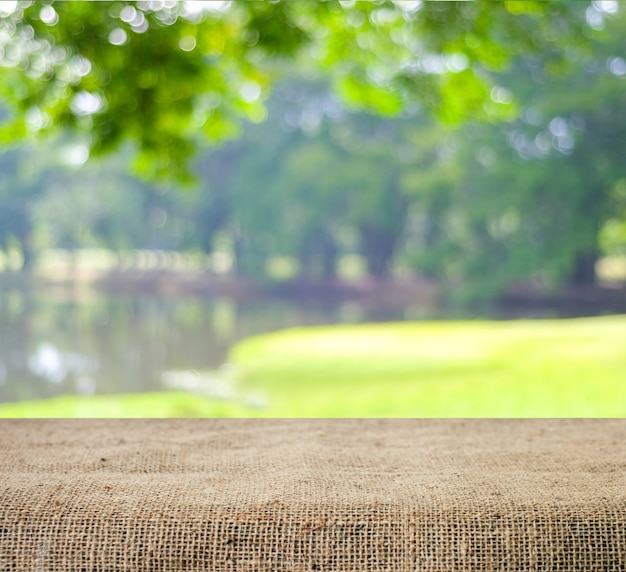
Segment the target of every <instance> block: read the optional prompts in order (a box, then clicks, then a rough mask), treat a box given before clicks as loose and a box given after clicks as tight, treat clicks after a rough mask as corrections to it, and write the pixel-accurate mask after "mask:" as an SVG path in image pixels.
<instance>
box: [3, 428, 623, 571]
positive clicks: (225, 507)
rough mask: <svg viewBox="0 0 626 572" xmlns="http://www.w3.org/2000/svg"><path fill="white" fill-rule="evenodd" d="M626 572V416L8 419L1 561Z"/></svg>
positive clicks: (79, 567)
mask: <svg viewBox="0 0 626 572" xmlns="http://www.w3.org/2000/svg"><path fill="white" fill-rule="evenodd" d="M201 570H202V571H259V572H270V571H273V572H287V571H289V572H292V571H293V572H296V571H297V572H304V571H313V570H318V571H325V572H348V571H350V572H366V571H389V572H409V571H411V572H413V571H438V572H439V571H441V572H444V571H445V572H454V571H461V570H463V571H472V572H475V571H483V570H489V571H494V570H498V571H520V570H533V571H535V570H546V571H556V570H566V571H590V570H604V571H606V570H611V571H622V570H626V421H625V420H350V419H347V420H238V419H237V420H227V419H224V420H0V571H1V572H9V571H11V572H12V571H20V572H22V571H36V572H44V571H45V572H48V571H59V572H60V571H63V572H70V571H75V572H79V571H80V572H82V571H93V572H112V571H114V572H117V571H145V572H165V571H167V572H177V571H201Z"/></svg>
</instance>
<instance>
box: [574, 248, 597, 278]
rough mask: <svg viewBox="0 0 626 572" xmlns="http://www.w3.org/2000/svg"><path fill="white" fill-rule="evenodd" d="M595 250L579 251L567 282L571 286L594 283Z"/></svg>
mask: <svg viewBox="0 0 626 572" xmlns="http://www.w3.org/2000/svg"><path fill="white" fill-rule="evenodd" d="M598 258H599V256H598V253H597V252H596V251H586V252H581V253H579V254H578V256H577V257H576V263H575V265H574V269H573V271H572V273H571V275H570V279H569V283H570V284H571V285H572V286H593V285H594V284H595V283H596V262H597V261H598Z"/></svg>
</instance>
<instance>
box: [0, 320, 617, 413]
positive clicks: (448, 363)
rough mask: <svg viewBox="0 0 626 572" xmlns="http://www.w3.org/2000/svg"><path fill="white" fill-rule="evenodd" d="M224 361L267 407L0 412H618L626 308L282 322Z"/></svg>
mask: <svg viewBox="0 0 626 572" xmlns="http://www.w3.org/2000/svg"><path fill="white" fill-rule="evenodd" d="M231 360H232V362H233V363H234V364H235V366H236V367H237V370H238V372H239V381H238V383H239V386H240V388H241V391H242V392H244V393H245V392H246V391H253V392H256V393H261V394H263V395H265V398H266V400H267V404H268V406H267V408H265V409H251V408H247V407H244V406H242V405H236V404H229V403H220V402H216V401H212V400H209V399H207V398H201V397H198V396H193V395H188V394H184V393H179V392H175V393H162V394H146V395H130V396H120V397H108V396H107V397H87V398H85V397H82V398H77V397H64V398H56V399H54V400H47V401H42V402H31V403H23V404H7V405H4V406H0V416H98V417H100V416H102V417H104V416H113V417H122V416H147V417H157V416H171V417H180V416H190V417H201V416H245V417H251V416H258V415H263V416H268V417H281V416H285V417H387V416H388V417H516V416H520V417H572V416H573V417H586V416H589V417H612V416H618V417H622V416H626V316H611V317H603V318H584V319H576V320H545V321H543V320H542V321H530V320H528V321H509V322H478V321H476V322H419V323H394V324H367V325H358V326H325V327H315V328H302V329H292V330H284V331H281V332H276V333H272V334H266V335H262V336H258V337H255V338H250V339H248V340H246V341H244V342H242V343H240V344H239V345H238V346H236V347H235V348H234V349H233V351H232V354H231Z"/></svg>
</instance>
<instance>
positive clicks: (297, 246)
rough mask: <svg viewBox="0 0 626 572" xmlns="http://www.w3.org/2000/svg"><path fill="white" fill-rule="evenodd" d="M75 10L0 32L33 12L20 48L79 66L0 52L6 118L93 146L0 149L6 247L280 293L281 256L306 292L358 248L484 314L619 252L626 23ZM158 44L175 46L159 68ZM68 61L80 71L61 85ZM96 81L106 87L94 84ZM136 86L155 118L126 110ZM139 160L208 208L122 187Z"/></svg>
mask: <svg viewBox="0 0 626 572" xmlns="http://www.w3.org/2000/svg"><path fill="white" fill-rule="evenodd" d="M79 4H80V6H79V7H77V8H76V10H77V12H74V10H73V8H72V3H58V4H56V3H55V4H53V5H46V6H47V7H48V8H50V10H54V12H48V13H44V7H45V6H44V5H41V4H39V5H35V4H24V3H23V4H21V5H20V6H21V7H20V8H19V9H18V10H17V11H15V12H14V13H12V14H11V15H9V16H7V17H6V18H5V19H4V20H3V21H2V25H3V26H4V27H5V29H9V28H11V27H12V29H13V32H12V33H13V34H14V36H13V38H16V37H18V36H19V34H25V33H27V32H28V29H27V25H30V24H27V22H29V21H30V20H29V18H30V19H32V21H33V23H32V28H33V32H32V34H33V38H36V37H40V36H41V34H44V32H45V34H48V35H49V34H52V35H53V36H54V38H52V39H51V40H50V41H54V42H55V43H56V44H58V45H57V48H58V47H59V46H60V45H61V44H63V45H64V46H66V47H65V48H64V49H63V54H65V55H64V56H63V57H66V56H67V57H68V58H70V59H69V60H67V62H69V61H73V62H74V64H71V65H70V64H69V63H67V62H65V63H63V64H59V69H58V70H57V71H56V72H54V73H53V72H50V73H53V75H49V74H48V72H45V73H44V72H42V73H41V74H40V75H37V74H36V73H35V72H34V71H33V70H34V69H35V67H36V64H35V62H36V61H38V60H37V59H36V58H35V56H34V55H33V54H34V52H33V54H31V55H30V56H28V58H30V59H28V58H27V59H28V62H30V63H28V65H26V64H25V63H22V64H19V63H15V62H18V60H19V58H18V59H16V58H17V56H15V53H17V52H19V53H21V54H22V56H24V57H26V55H24V54H26V52H27V51H28V49H30V48H28V46H29V45H30V44H28V42H27V44H26V47H24V48H19V49H18V48H17V47H16V46H17V44H16V43H11V42H9V43H5V49H4V62H5V64H4V65H5V67H4V68H2V69H1V70H0V72H1V74H2V76H3V78H5V79H6V82H5V83H3V84H2V88H1V89H2V90H3V93H4V95H5V97H7V98H8V100H10V101H12V102H13V104H14V106H17V109H21V110H22V113H21V114H20V113H18V114H17V115H14V116H13V121H12V122H9V123H6V125H7V126H8V125H11V126H12V127H11V128H12V129H17V130H18V131H19V129H21V128H20V127H19V126H20V125H22V127H23V131H24V133H26V132H29V133H31V135H36V134H40V133H42V132H46V131H50V133H51V134H54V132H55V131H56V130H57V128H60V127H68V126H69V127H73V128H75V129H76V130H78V131H79V132H83V131H84V133H82V134H81V137H82V138H81V139H74V138H70V137H69V135H68V134H67V133H61V135H55V136H53V137H52V138H51V139H50V140H49V141H48V143H47V144H42V145H40V146H38V147H37V153H36V157H37V160H36V161H33V160H32V158H31V157H32V156H33V153H32V152H31V153H28V152H27V150H25V149H24V150H19V149H18V150H11V151H8V150H7V151H6V152H4V153H2V154H0V163H1V165H2V179H1V180H0V201H2V202H1V205H0V248H1V249H3V250H5V251H9V250H11V249H13V250H16V249H18V250H20V251H21V252H22V254H23V257H24V258H25V259H27V260H29V259H30V257H31V253H32V252H33V251H34V250H38V249H41V248H44V247H56V248H74V247H77V246H78V247H80V246H86V247H99V246H104V247H107V248H111V249H114V250H116V251H118V252H124V251H126V250H131V249H138V248H150V249H159V250H181V251H189V250H192V251H193V250H195V251H202V252H204V253H206V254H209V255H213V254H215V253H224V252H227V253H229V254H231V255H232V256H233V258H234V266H235V271H236V272H237V273H239V274H240V275H242V276H246V277H248V278H252V279H254V280H256V281H263V280H269V279H271V278H272V272H271V271H270V270H269V268H270V266H271V265H272V264H273V263H274V262H275V259H276V258H280V259H281V260H284V261H287V264H291V265H292V267H293V269H294V272H295V273H296V275H297V276H298V277H299V278H300V279H303V280H315V279H325V280H332V279H334V278H335V277H336V276H337V274H338V267H339V262H340V259H341V257H342V256H343V255H351V256H354V255H360V256H362V257H363V260H364V262H365V267H366V272H367V274H368V275H369V277H372V278H374V279H385V278H387V277H389V276H390V275H393V273H394V271H395V270H396V269H397V268H398V266H403V267H404V269H405V270H406V269H407V268H408V269H410V270H411V271H412V272H414V273H416V274H419V275H422V276H427V277H430V278H433V279H435V280H437V281H438V283H439V284H440V285H441V286H442V287H443V288H444V289H447V290H448V291H449V292H451V293H453V295H454V296H455V297H458V298H461V299H468V300H469V299H471V300H476V299H477V298H483V299H490V298H492V297H494V296H497V295H498V294H500V293H502V292H504V291H506V290H507V289H510V288H512V287H517V286H523V287H528V286H531V287H536V288H539V289H543V290H549V289H555V288H559V287H563V286H567V285H572V284H573V285H576V286H588V285H591V284H593V282H594V280H595V272H594V266H595V262H596V260H597V258H598V256H600V255H601V254H603V253H605V254H606V253H623V252H624V251H625V249H626V239H625V237H626V231H625V228H626V227H625V223H624V221H625V219H626V191H625V189H626V183H625V181H626V171H625V167H624V163H623V148H624V142H625V141H626V120H625V117H626V114H624V112H623V111H624V103H623V90H624V82H625V81H626V57H625V55H624V40H623V38H624V37H626V36H625V34H626V17H625V15H624V10H623V9H618V5H617V4H616V3H613V2H604V3H598V2H595V3H593V4H592V5H589V4H587V3H543V2H540V3H535V2H504V3H495V4H494V3H489V4H487V3H483V2H471V3H467V2H460V3H441V2H429V3H424V4H420V3H410V2H402V3H398V4H397V5H396V4H390V3H376V2H369V3H366V2H358V3H355V4H354V5H350V4H349V3H346V2H344V3H343V4H341V3H332V2H328V3H315V4H313V3H309V2H305V1H303V2H293V3H277V4H274V3H236V4H220V3H213V4H211V9H210V10H204V11H196V12H191V11H189V6H191V5H188V4H186V3H175V4H174V3H167V2H162V3H160V4H157V3H149V2H143V3H142V2H138V3H136V4H135V3H124V2H117V3H114V5H113V4H112V3H107V2H99V3H97V6H96V7H89V6H88V5H87V4H88V3H79ZM203 6H206V5H203ZM57 8H58V9H57ZM218 8H219V9H218ZM488 8H489V9H488ZM131 9H132V10H134V12H133V11H132V10H131ZM124 10H126V12H125V13H124V14H122V12H123V11H124ZM140 12H141V14H143V16H141V15H140ZM53 14H54V15H56V16H54V17H56V18H58V21H57V23H56V24H54V25H48V24H45V21H44V20H45V19H46V18H47V19H49V18H52V17H53ZM78 14H80V15H81V18H79V17H78ZM133 14H134V16H133V18H136V19H137V20H132V21H130V22H127V21H126V20H127V19H128V18H130V16H131V15H133ZM87 16H89V18H88V17H87ZM85 18H86V20H84V19H85ZM90 18H91V19H90ZM141 18H144V20H141ZM79 20H80V21H81V22H83V23H82V24H80V25H79V24H78V23H77V22H78V21H79ZM153 20H154V23H153ZM51 21H52V20H51ZM140 21H143V22H144V24H145V22H148V27H147V28H146V29H145V30H143V29H142V30H139V28H138V26H140ZM62 22H66V24H63V25H62ZM70 22H75V25H76V26H77V31H74V32H72V33H71V34H69V32H68V30H69V29H70V28H69V26H70ZM133 22H134V23H133ZM286 22H290V23H291V26H289V25H287V24H286ZM278 23H281V27H280V29H279V28H277V25H278ZM87 24H89V26H92V28H90V30H91V32H89V33H87V32H84V30H83V28H81V27H80V26H87ZM142 25H143V24H142ZM7 26H8V28H7ZM285 26H286V27H287V28H288V30H287V32H286V33H285V34H282V32H281V30H282V28H284V27H285ZM66 27H67V29H66ZM135 28H138V29H137V30H135ZM46 30H47V32H46ZM64 30H65V32H64ZM116 30H121V31H123V32H124V34H125V38H126V40H125V41H124V42H122V43H123V44H124V45H116V44H117V43H120V42H121V40H120V42H118V40H119V38H121V37H122V36H120V35H119V34H118V36H119V38H118V36H115V35H113V34H114V33H115V34H117V32H116ZM323 30H325V31H323ZM45 34H44V36H45ZM55 34H56V35H55ZM62 34H69V35H66V36H63V35H62ZM94 34H96V35H97V36H98V37H100V38H104V39H105V40H106V41H105V40H102V41H101V43H102V46H103V47H102V50H100V49H98V50H96V49H95V46H96V42H95V40H94V39H93V38H94V37H95V36H94ZM220 34H222V36H220ZM223 34H227V35H226V36H223ZM228 34H230V35H228ZM27 35H28V34H27ZM41 37H43V36H41ZM574 37H575V38H577V40H579V41H576V42H574V43H568V41H566V39H567V38H569V39H572V38H574ZM2 38H4V39H3V40H2V41H6V39H7V38H10V36H7V35H6V34H5V35H4V36H2ZM107 38H108V39H107ZM116 38H117V39H116ZM148 38H151V39H153V40H154V42H148ZM193 38H196V39H195V42H196V43H195V44H194V45H195V48H194V49H191V50H190V51H185V50H186V49H187V48H189V47H190V46H191V45H192V44H193V42H192V41H191V39H193ZM219 38H222V39H223V43H219V42H221V40H220V39H219ZM31 40H32V41H33V42H35V40H34V39H31ZM31 40H29V41H31ZM70 40H71V42H70ZM183 40H184V41H183ZM37 41H40V40H37ZM41 41H43V40H41ZM46 41H47V40H46ZM201 41H202V42H204V43H202V44H201ZM159 42H165V43H166V44H163V45H164V46H165V45H167V46H169V47H168V48H167V49H166V47H163V46H162V50H163V53H162V54H161V56H159V57H160V58H161V59H160V60H159V58H157V56H156V54H157V52H158V50H159V48H158V46H159V45H160V44H159ZM168 42H169V43H168ZM211 42H213V43H214V44H215V43H216V42H217V44H219V46H221V47H220V48H219V50H218V48H217V47H214V48H210V46H211V45H214V44H212V43H211ZM70 44H71V46H70ZM83 44H84V45H83ZM148 44H149V45H148ZM217 44H215V45H217ZM201 45H202V46H204V47H203V48H202V50H200V46H201ZM355 45H356V46H358V49H356V48H355ZM68 46H69V47H68ZM31 47H32V46H31ZM40 48H41V49H42V50H44V51H45V48H43V47H41V46H40ZM79 48H80V53H81V54H82V55H81V56H80V57H83V58H86V59H85V60H84V61H83V60H81V59H76V58H78V56H77V54H78V51H76V50H79ZM170 48H171V49H170ZM33 49H34V48H33ZM38 49H39V48H38ZM54 49H56V48H52V47H51V48H50V50H52V52H50V53H53V52H54ZM90 49H91V50H92V51H89V50H90ZM210 49H215V50H217V51H216V52H215V54H214V56H212V59H211V58H209V59H207V56H206V53H207V50H209V51H210ZM16 50H17V52H16ZM20 50H21V51H20ZM24 50H26V51H24ZM168 50H169V51H168ZM220 50H221V51H220ZM22 52H23V53H22ZM85 54H87V55H85ZM124 54H125V55H124ZM190 54H191V55H190ZM198 54H203V55H202V56H199V55H198ZM411 54H412V55H411ZM127 56H128V57H129V60H128V61H126V57H127ZM20 57H21V56H20ZM59 57H60V56H59ZM196 57H198V58H199V59H198V60H197V61H196V60H195V59H194V58H196ZM72 58H73V59H72ZM107 58H111V59H112V61H113V60H115V58H119V61H118V63H117V64H116V65H118V67H117V68H115V67H114V66H113V64H112V63H109V62H108V60H107ZM242 58H243V59H242ZM403 58H404V59H403ZM9 60H11V61H13V62H14V65H7V63H6V62H7V61H9ZM31 60H32V61H31ZM87 60H89V62H88V64H87V63H85V62H86V61H87ZM391 60H393V61H394V62H395V63H394V64H393V65H391V63H390V62H391ZM19 61H22V62H25V61H26V60H19ZM63 61H65V60H63ZM115 61H117V60H115ZM158 61H160V62H161V63H160V64H158V65H157V62H158ZM194 62H196V63H194ZM410 62H413V63H412V64H410ZM37 65H38V64H37ZM68 65H69V66H70V67H69V68H68V67H67V66H68ZM195 65H197V66H198V69H196V68H194V67H193V66H195ZM296 65H297V69H296ZM64 66H65V67H64ZM72 66H75V67H76V66H78V67H77V68H76V69H79V68H80V69H83V71H85V72H86V73H85V75H84V76H81V77H80V78H77V77H76V76H72V77H73V78H74V79H71V78H70V79H71V81H70V79H68V77H69V76H67V75H64V74H67V73H69V72H68V71H67V70H68V69H70V68H71V67H72ZM81 66H82V67H81ZM111 66H113V67H111ZM133 66H135V67H133ZM168 66H172V70H174V68H175V69H177V70H178V71H177V72H176V73H180V74H181V75H180V78H179V81H176V82H171V81H169V78H170V77H174V76H173V75H172V76H170V75H168V74H169V71H168V70H169V67H168ZM185 66H192V67H191V68H190V67H185ZM377 66H378V67H377ZM63 69H65V72H63V71H62V70H63ZM105 69H106V70H108V71H107V73H109V74H111V73H113V72H112V71H111V70H114V71H115V70H117V71H115V74H117V75H115V77H114V76H111V77H110V78H109V80H107V81H104V80H101V79H98V78H100V75H98V74H100V73H104V72H103V71H102V70H105ZM86 70H89V71H86ZM97 70H100V71H97ZM128 70H130V71H128ZM150 70H152V71H150ZM383 70H387V71H385V73H386V74H387V75H386V76H384V78H383V76H381V75H380V74H382V73H383ZM322 71H324V72H329V73H328V74H326V73H321V72H322ZM153 72H154V74H156V75H154V76H151V75H150V74H151V73H153ZM409 72H410V74H412V75H411V80H410V81H409V80H408V75H407V74H409ZM443 72H445V73H443ZM174 73H175V72H174V71H172V74H174ZM54 74H57V75H54ZM128 74H130V75H128ZM143 74H148V75H147V76H145V77H152V80H150V82H152V83H150V82H148V83H147V84H145V85H144V83H142V82H144V80H143V79H142V80H140V79H139V78H140V77H144V75H143ZM159 74H161V75H159ZM207 74H208V75H207ZM281 75H282V77H281ZM57 76H58V77H60V78H61V79H58V78H57ZM105 76H106V74H105ZM209 76H210V77H209ZM103 77H104V76H103ZM107 77H108V76H107ZM25 78H29V79H28V81H26V80H25ZM63 78H65V79H63ZM211 78H213V79H211ZM216 78H217V79H216ZM220 78H221V79H220ZM66 80H67V81H66ZM213 80H215V81H213ZM218 80H219V81H218ZM63 81H66V85H65V87H63V89H61V88H60V87H59V86H60V85H61V83H62V82H63ZM145 81H146V82H147V81H148V80H147V79H146V80H145ZM11 82H12V83H11ZM59 82H61V83H59ZM85 82H86V83H85ZM89 82H95V83H93V84H89ZM88 84H89V85H92V86H93V87H89V89H87V86H88ZM55 85H56V86H57V88H58V89H59V90H60V91H59V93H58V97H57V99H55V100H54V101H55V102H56V103H54V105H56V106H57V107H54V106H52V107H54V109H52V107H50V106H51V105H52V102H53V96H54V93H56V92H55V91H54V90H55V89H57V88H55V87H54V86H55ZM270 85H274V90H273V92H272V94H271V95H269V87H270ZM142 86H143V87H142ZM146 86H147V87H146ZM186 86H187V87H188V88H189V89H188V91H185V90H187V87H186ZM255 86H256V87H255ZM20 90H21V91H20ZM146 90H147V94H146V93H144V92H146ZM176 90H179V91H176ZM180 90H182V91H180ZM211 90H213V91H211ZM174 92H176V94H178V95H176V94H175V93H174ZM81 93H82V94H85V93H87V94H89V93H91V94H92V95H94V94H95V95H97V96H98V98H100V99H99V100H98V101H100V102H101V103H102V108H101V109H99V110H98V111H97V112H93V113H86V112H84V109H82V108H81V107H80V106H81V105H88V104H89V102H91V103H93V102H94V100H90V99H89V97H88V96H85V95H80V94H81ZM142 93H143V94H144V96H145V97H147V99H148V100H149V101H147V102H146V104H145V105H136V106H135V103H137V102H138V101H140V95H141V94H142ZM211 93H212V94H213V95H211ZM18 94H21V95H20V96H19V97H18ZM68 94H69V95H68ZM72 94H73V95H72ZM185 94H186V95H185ZM253 96H254V97H253ZM54 97H56V96H54ZM77 98H78V99H77ZM207 98H208V99H207ZM209 101H210V102H212V103H211V104H210V106H209V107H210V109H209V108H208V107H202V105H204V104H205V103H206V102H209ZM81 102H82V103H81ZM111 102H113V103H111ZM116 102H117V103H116ZM124 102H126V103H124ZM202 102H204V103H202ZM237 102H239V103H237ZM111 105H113V107H111ZM207 105H208V104H207ZM77 106H78V107H77ZM81 109H82V111H81ZM55 110H56V111H55ZM199 110H200V111H199ZM202 110H204V111H202ZM433 111H434V112H435V114H437V115H439V117H440V118H442V119H444V120H445V121H447V122H448V125H447V126H442V124H441V122H437V121H436V120H435V119H434V118H433V113H431V112H433ZM240 117H247V120H243V121H242V122H241V131H240V136H239V137H238V138H235V139H233V140H230V141H228V142H225V143H223V144H222V145H221V146H220V147H219V148H217V149H216V148H208V147H207V146H206V145H204V144H203V143H202V141H201V139H199V138H198V131H199V130H200V124H201V125H202V126H204V127H203V128H205V129H209V130H211V129H217V128H218V127H219V126H223V127H224V129H225V130H224V131H219V129H218V131H212V132H211V133H210V134H209V135H210V137H209V138H213V139H214V140H221V139H223V138H225V137H227V136H228V135H229V134H232V133H234V131H232V130H231V129H234V126H235V124H236V123H237V121H238V118H240ZM461 119H462V120H463V122H462V124H455V122H457V121H460V120H461ZM496 119H497V121H496ZM261 120H262V121H261ZM492 120H493V121H492ZM198 121H199V122H200V123H197V122H198ZM163 122H164V123H163ZM194 122H195V123H194ZM450 124H452V125H450ZM168 125H169V127H168ZM226 126H228V128H226ZM453 127H454V128H453ZM6 129H9V128H8V127H6ZM220 129H221V128H220ZM4 133H5V135H6V136H7V137H9V135H10V137H13V136H14V135H15V133H11V134H10V133H9V131H7V130H5V132H4ZM107 133H108V134H109V135H106V134H107ZM126 139H130V141H126ZM179 139H180V141H179ZM124 141H126V142H125V143H123V142H124ZM150 141H153V143H154V145H152V143H150ZM179 142H180V143H181V144H180V145H179ZM119 145H122V146H121V147H120V150H119V152H118V153H116V154H110V155H109V156H108V157H105V158H103V159H102V160H100V161H90V160H88V157H89V155H90V153H95V154H97V153H98V152H101V151H105V150H107V149H113V148H115V147H116V146H119ZM151 145H152V146H151ZM192 149H196V150H198V151H199V152H198V154H197V156H196V157H195V159H194V160H193V162H192V163H189V161H190V160H191V155H190V153H191V150H192ZM135 151H139V157H140V162H141V160H143V159H146V161H145V162H144V166H145V167H150V169H153V170H152V171H150V169H148V170H147V171H146V170H144V171H143V174H144V175H150V176H155V177H156V176H157V175H158V174H159V173H158V172H157V171H159V170H161V174H164V173H168V174H171V173H176V174H177V175H181V174H184V173H185V172H187V173H188V172H189V171H191V170H194V171H195V172H196V173H197V186H198V192H196V193H182V192H178V189H179V187H180V185H179V184H178V183H176V182H174V181H173V180H172V179H171V178H170V179H162V180H160V182H152V183H148V182H146V181H145V180H143V181H139V180H137V179H135V178H132V177H131V176H129V175H128V174H127V171H128V168H127V167H128V163H129V160H130V158H131V157H133V155H134V154H135ZM172 153H173V154H174V155H176V154H178V155H177V156H176V157H174V155H172ZM142 157H143V159H141V158H142ZM168 161H169V162H168ZM189 165H191V168H190V169H188V167H189ZM157 167H158V168H157ZM157 178H158V177H157Z"/></svg>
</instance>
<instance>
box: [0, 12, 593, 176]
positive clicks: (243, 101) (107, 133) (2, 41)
mask: <svg viewBox="0 0 626 572" xmlns="http://www.w3.org/2000/svg"><path fill="white" fill-rule="evenodd" d="M596 4H597V5H601V4H603V3H602V2H594V3H593V5H596ZM590 6H591V4H590V3H588V2H573V3H569V2H541V1H533V0H524V1H503V2H489V1H486V0H478V1H476V2H421V1H420V0H398V1H389V0H374V1H371V2H355V1H354V0H341V1H335V0H330V1H325V2H320V1H318V0H299V1H298V2H285V1H269V2H227V1H217V0H216V1H185V2H177V1H173V0H139V1H115V2H113V1H97V2H89V1H67V2H53V1H46V2H32V1H20V2H3V3H2V6H1V7H0V10H2V12H3V13H2V18H1V20H0V54H1V56H0V66H1V67H0V86H1V87H0V96H2V97H3V98H4V99H5V100H6V101H8V102H10V104H11V106H12V110H13V114H12V115H11V116H10V117H8V118H5V122H4V123H3V127H2V130H1V132H0V141H3V142H5V143H7V142H11V141H14V140H16V139H19V138H23V137H25V136H28V135H29V134H41V133H45V132H50V131H55V130H58V129H65V128H69V129H71V130H74V131H77V132H82V133H83V134H85V136H86V137H87V140H88V144H89V146H90V148H91V152H92V153H95V154H97V153H103V152H107V151H109V150H112V149H115V148H117V147H119V145H120V144H121V143H122V142H124V141H126V140H130V141H133V142H134V143H135V144H136V146H137V149H138V151H139V155H138V166H139V168H140V170H141V171H142V172H143V173H144V174H145V175H147V176H150V177H157V176H159V175H171V174H173V175H175V176H178V177H179V178H184V177H185V176H186V175H187V174H188V167H189V164H190V163H189V159H190V156H191V155H192V154H193V151H194V150H195V149H197V148H198V145H200V144H201V143H202V140H203V139H204V140H208V141H220V140H223V139H225V138H228V137H230V136H232V135H234V134H235V133H236V132H237V126H238V123H239V121H240V119H241V118H247V119H249V120H252V121H255V122H259V121H262V120H263V119H264V118H265V116H266V109H265V107H264V101H265V100H266V99H267V97H268V96H269V93H270V89H271V87H272V85H273V83H274V82H275V81H276V80H277V79H278V78H279V77H280V76H281V75H284V74H286V73H290V72H293V71H294V70H296V69H297V70H298V71H299V72H300V73H305V74H308V75H309V76H315V75H316V74H328V75H329V77H330V78H331V81H332V84H333V87H334V89H335V91H336V93H337V94H338V95H339V96H340V97H341V98H342V100H343V101H344V102H346V103H347V104H349V105H351V106H352V107H354V108H357V109H362V110H367V111H374V112H376V113H378V114H383V115H394V114H398V113H402V112H403V111H407V110H410V109H414V108H415V107H418V106H421V107H424V108H427V109H429V110H431V111H432V112H433V113H434V114H435V115H436V116H438V117H439V118H440V119H442V120H443V121H445V122H448V123H455V122H459V121H462V120H466V119H467V118H469V117H471V118H477V117H480V118H497V117H503V116H507V114H510V112H511V109H512V106H513V103H514V102H513V100H512V98H511V94H510V93H509V92H508V91H506V90H504V89H502V88H499V87H498V86H496V85H494V83H493V78H492V77H491V76H490V73H491V72H494V71H497V72H501V71H504V70H505V69H506V68H507V66H508V65H509V64H510V62H511V60H512V58H514V57H515V56H516V55H519V54H522V53H524V54H533V53H537V54H539V53H540V54H541V62H542V65H543V66H545V67H546V68H547V69H549V70H554V69H556V68H558V67H562V66H563V65H566V64H567V62H568V61H569V60H570V58H569V55H571V52H572V51H573V50H574V51H575V50H578V49H581V48H582V47H583V46H584V45H585V43H586V42H587V41H588V40H589V37H590V34H591V33H592V32H593V30H592V28H591V27H590V26H589V25H588V19H589V10H591V9H593V6H591V7H590ZM596 12H597V14H598V15H599V17H602V10H598V9H596ZM568 50H569V52H568ZM568 54H569V55H568ZM494 89H495V90H496V91H494Z"/></svg>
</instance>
